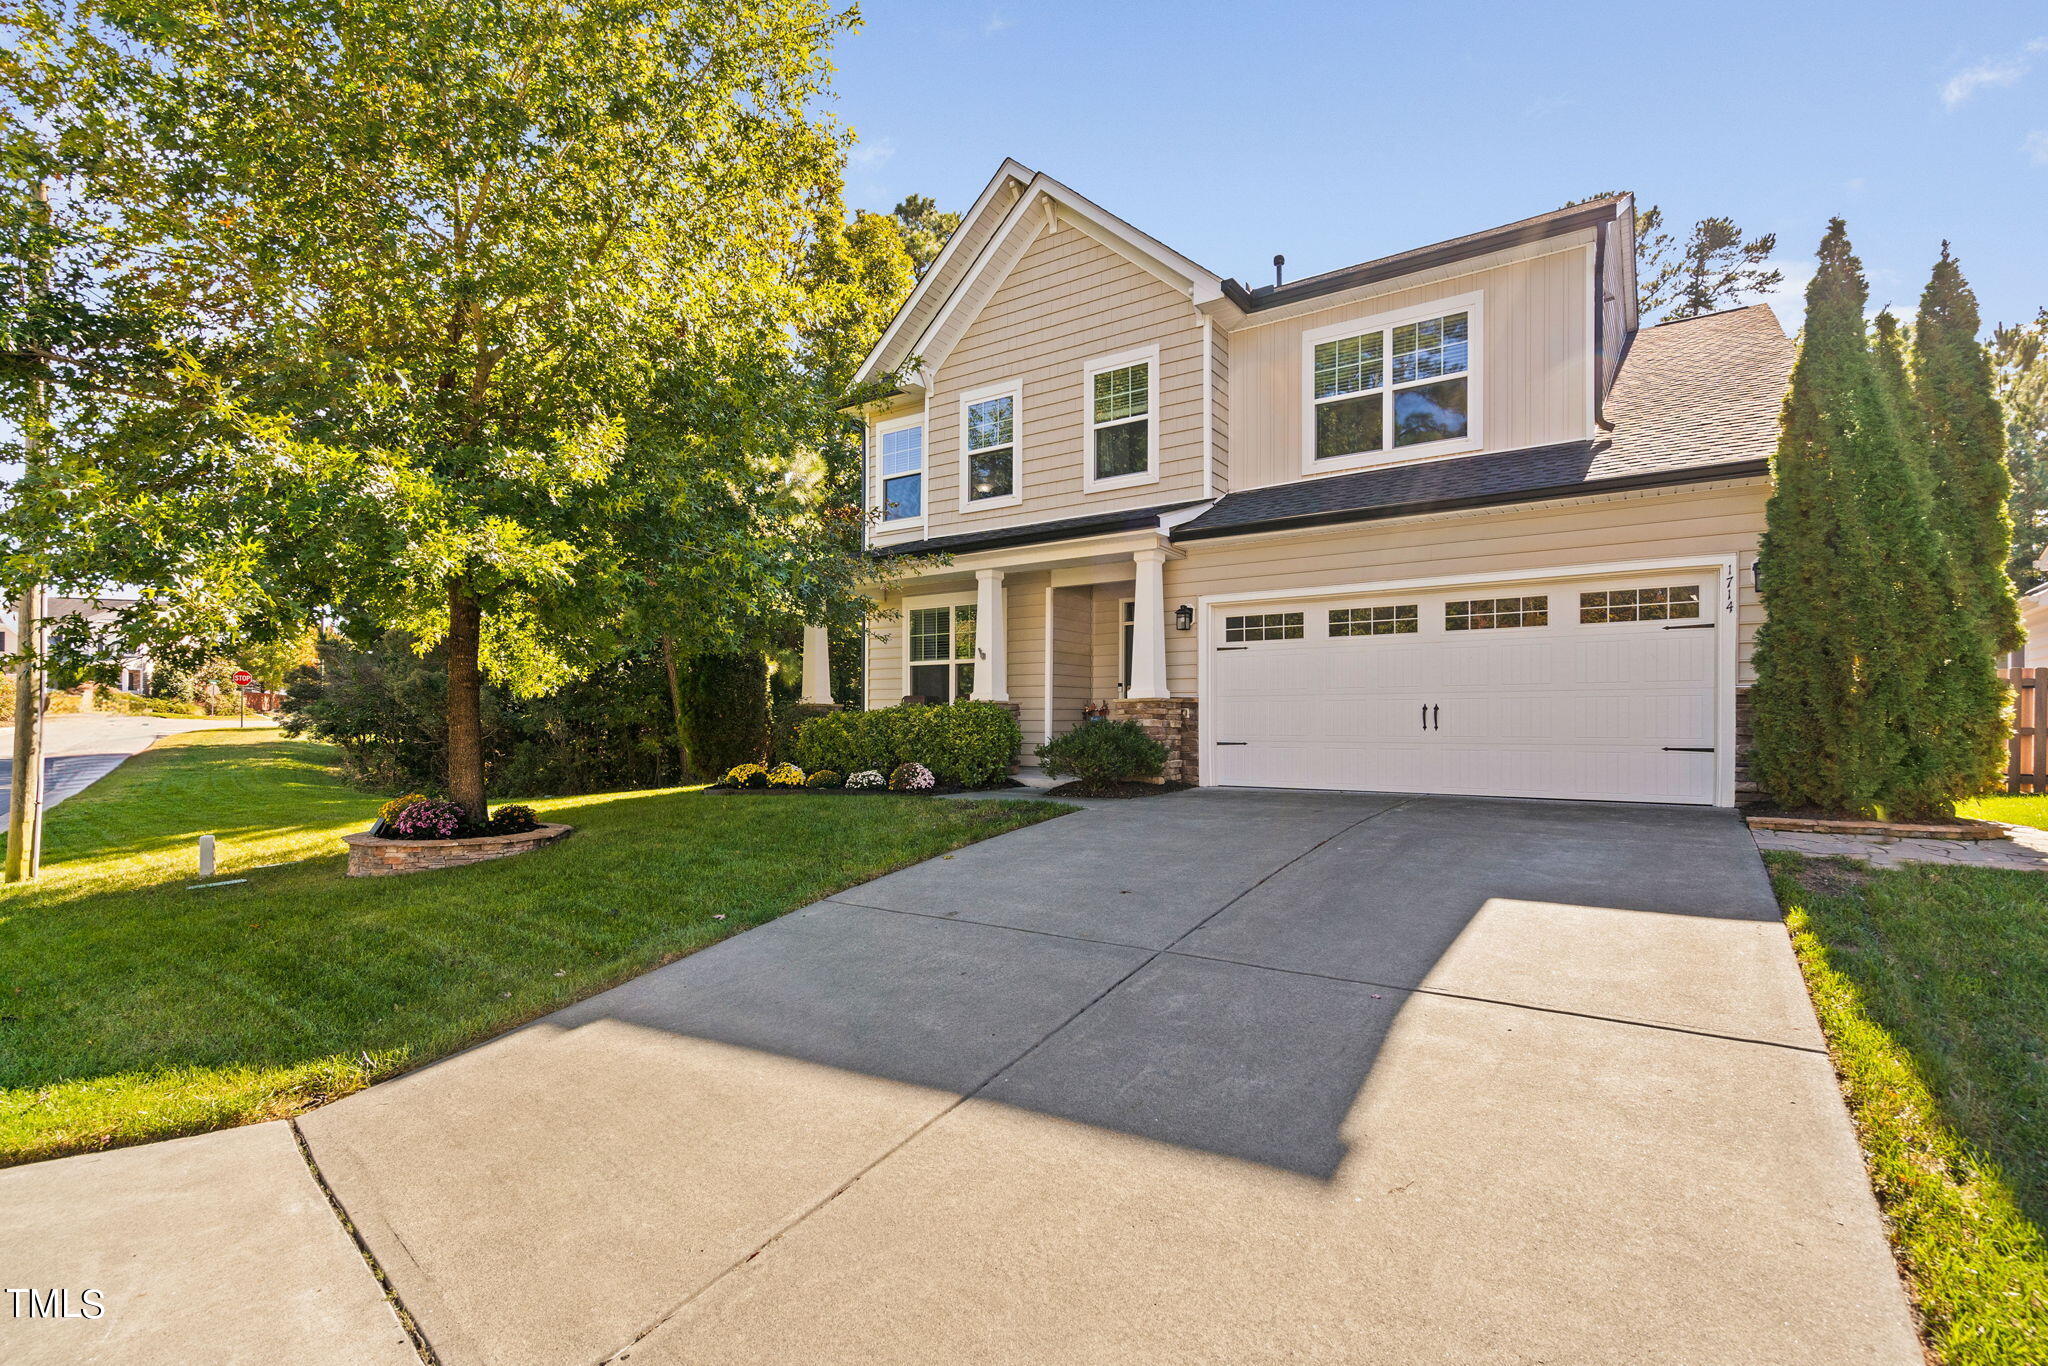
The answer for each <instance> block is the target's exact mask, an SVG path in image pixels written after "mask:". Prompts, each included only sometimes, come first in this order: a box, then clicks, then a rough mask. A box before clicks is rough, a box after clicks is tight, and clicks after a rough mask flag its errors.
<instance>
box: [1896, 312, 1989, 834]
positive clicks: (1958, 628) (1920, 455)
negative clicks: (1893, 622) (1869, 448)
mask: <svg viewBox="0 0 2048 1366" xmlns="http://www.w3.org/2000/svg"><path fill="white" fill-rule="evenodd" d="M1872 354H1873V356H1874V357H1875V359H1876V362H1877V372H1878V378H1879V380H1880V381H1881V383H1882V385H1883V387H1884V392H1885V397H1886V399H1887V400H1888V401H1889V403H1890V405H1891V409H1892V415H1893V418H1894V420H1895V422H1896V423H1897V426H1898V432H1899V455H1900V459H1899V468H1898V477H1897V478H1896V479H1895V480H1894V481H1893V482H1894V483H1895V484H1896V485H1897V486H1898V487H1899V488H1900V489H1901V490H1910V492H1909V493H1905V494H1903V495H1902V498H1903V499H1907V500H1910V503H1911V506H1910V508H1907V507H1905V506H1903V502H1902V503H1901V505H1900V506H1897V507H1895V508H1890V509H1887V508H1884V507H1881V506H1874V505H1873V504H1872V503H1871V502H1869V501H1866V502H1865V503H1864V510H1863V514H1862V516H1863V520H1864V522H1865V525H1866V526H1868V527H1869V528H1870V533H1869V534H1870V535H1871V537H1872V542H1871V543H1872V548H1873V551H1874V553H1875V554H1877V555H1878V556H1880V557H1881V562H1888V563H1889V564H1890V565H1891V566H1892V567H1893V569H1894V572H1897V573H1901V574H1903V576H1904V577H1903V579H1902V580H1901V582H1900V584H1899V602H1898V607H1899V610H1900V613H1901V615H1900V617H1899V618H1898V625H1899V627H1900V630H1901V633H1902V635H1903V636H1904V637H1905V638H1906V639H1907V640H1909V641H1914V642H1915V643H1913V644H1912V645H1911V648H1910V649H1909V651H1908V653H1907V655H1906V657H1905V658H1903V659H1897V660H1893V661H1892V662H1891V666H1892V667H1894V668H1898V669H1899V670H1900V671H1901V677H1902V678H1903V679H1905V680H1907V681H1909V683H1910V686H1911V687H1912V688H1913V689H1914V691H1915V694H1916V695H1915V697H1914V699H1913V702H1912V705H1911V707H1910V710H1909V711H1908V712H1907V713H1906V715H1905V717H1904V720H1905V724H1906V725H1907V726H1908V727H1909V728H1910V737H1909V739H1908V741H1907V756H1906V757H1907V765H1908V770H1909V771H1910V772H1911V773H1912V774H1914V775H1915V776H1916V777H1918V778H1920V779H1921V780H1922V783H1921V785H1919V786H1917V787H1916V788H1915V789H1914V790H1913V791H1910V792H1908V791H1896V792H1895V793H1894V795H1893V796H1892V798H1891V804H1892V806H1893V807H1894V808H1895V809H1893V810H1892V811H1891V812H1890V814H1892V815H1895V816H1900V817H1905V818H1922V817H1942V816H1947V815H1949V814H1951V812H1952V808H1953V803H1954V801H1955V800H1956V799H1958V798H1961V797H1971V796H1975V795H1977V794H1978V793H1980V792H1982V791H1983V790H1984V789H1985V787H1986V786H1987V784H1988V783H1995V782H1996V780H1997V776H1998V772H1999V769H2000V766H2001V765H2002V764H2003V762H2004V751H2005V731H2004V727H2005V719H2004V701H2005V694H2004V685H2003V684H2001V683H2000V682H1999V679H1998V671H1997V667H1996V660H1995V659H1994V658H1993V657H1992V654H1991V651H1990V649H1989V648H1988V647H1987V645H1986V643H1985V640H1984V636H1983V634H1982V633H1981V632H1980V631H1979V630H1978V629H1977V624H1976V622H1975V621H1974V620H1973V619H1972V618H1971V616H1970V614H1969V613H1968V612H1967V611H1966V610H1965V604H1964V593H1963V590H1962V586H1961V584H1960V582H1959V580H1958V577H1957V573H1956V566H1955V562H1954V559H1953V557H1952V556H1950V555H1949V553H1948V549H1947V546H1946V544H1945V543H1944V540H1943V538H1942V536H1941V534H1940V532H1939V530H1938V529H1937V522H1936V517H1935V511H1934V499H1933V487H1934V476H1933V469H1932V465H1931V460H1930V456H1929V447H1930V444H1931V441H1930V435H1929V432H1928V430H1927V422H1926V415H1925V413H1923V412H1922V411H1921V409H1920V405H1919V403H1918V402H1917V400H1916V399H1915V398H1914V396H1913V389H1912V382H1911V380H1910V378H1909V377H1908V375H1907V367H1906V350H1905V344H1904V341H1903V339H1902V338H1901V337H1900V335H1899V325H1898V320H1897V319H1895V318H1893V317H1892V315H1891V313H1890V312H1889V311H1886V312H1883V313H1880V314H1879V315H1878V317H1877V327H1876V336H1875V338H1874V340H1873V345H1872ZM1879 518H1885V519H1888V520H1886V521H1883V522H1880V521H1879V520H1878V519H1879ZM1893 519H1895V520H1893ZM1895 528H1909V529H1910V536H1905V537H1901V536H1898V535H1891V536H1889V538H1888V537H1887V533H1888V532H1891V531H1893V530H1894V529H1895ZM1916 637H1917V641H1915V638H1916ZM1871 663H1872V665H1878V666H1879V667H1882V666H1881V665H1879V662H1878V661H1871ZM1868 671H1869V670H1868V669H1867V670H1866V672H1868ZM1881 686H1882V682H1881V680H1878V679H1876V678H1871V679H1869V680H1868V681H1867V683H1866V687H1870V688H1877V687H1881Z"/></svg>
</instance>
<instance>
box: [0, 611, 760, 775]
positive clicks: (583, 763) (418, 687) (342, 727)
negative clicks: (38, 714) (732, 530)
mask: <svg viewBox="0 0 2048 1366" xmlns="http://www.w3.org/2000/svg"><path fill="white" fill-rule="evenodd" d="M412 644H413V642H412V639H411V637H409V636H407V635H405V634H403V633H402V632H397V631H394V632H391V633H390V634H389V635H386V636H385V637H384V638H383V639H382V640H381V641H380V642H378V643H377V644H375V645H371V646H369V647H366V648H365V647H357V646H354V645H351V644H349V643H348V642H346V641H343V640H339V639H329V640H323V641H321V642H319V645H318V650H319V655H320V667H319V668H318V669H317V670H313V669H302V670H297V671H295V672H294V673H293V675H292V676H291V678H290V679H289V680H288V691H287V694H286V700H285V710H284V714H283V715H282V716H281V717H280V718H279V719H280V720H281V721H282V722H283V724H284V727H285V731H286V733H287V734H290V735H302V734H310V735H312V736H314V737H316V738H318V739H321V740H326V741H328V742H330V743H332V744H335V745H337V746H339V747H340V749H341V752H342V761H343V764H344V766H345V767H346V769H347V772H348V774H349V776H350V777H352V778H354V779H355V780H356V781H358V782H360V783H362V784H363V785H364V786H366V787H369V788H371V789H372V790H381V791H386V792H409V791H414V790H417V789H420V788H433V787H437V786H439V785H440V784H441V782H442V781H443V780H444V777H445V773H446V769H447V725H446V722H445V720H444V717H443V712H444V709H445V703H446V701H447V696H448V684H447V672H446V670H445V669H444V667H443V665H442V661H441V656H440V654H439V652H438V651H436V652H431V653H429V654H427V655H425V656H421V655H418V654H415V653H413V648H412ZM156 682H157V684H158V686H157V688H156V692H157V694H161V693H163V692H164V691H165V690H166V688H167V687H170V686H171V684H170V683H167V682H166V680H165V678H164V675H163V673H162V671H161V670H160V671H159V673H158V676H157V680H156ZM172 682H175V680H172ZM189 684H190V676H189V675H187V676H186V685H187V687H188V689H189ZM4 691H5V690H4V689H0V693H4ZM157 705H163V699H162V698H161V697H160V696H159V698H158V699H157ZM177 705H178V706H180V707H182V708H183V709H184V710H188V711H189V710H191V709H192V707H191V704H189V703H180V704H177ZM483 723H484V769H485V778H486V781H487V783H488V785H489V790H490V792H491V793H492V794H493V795H502V796H508V797H511V796H519V795H522V794H530V793H540V792H552V793H559V794H563V795H567V794H569V793H572V792H608V791H618V790H620V789H625V788H642V787H667V786H671V785H672V784H674V783H676V782H678V781H680V780H681V779H682V777H683V772H682V765H681V762H680V760H679V758H678V756H677V752H676V728H675V720H674V717H673V714H672V713H671V711H670V708H669V697H668V680H667V677H666V675H665V674H664V672H663V670H662V667H661V661H660V658H659V656H658V655H636V656H632V657H629V658H626V659H620V660H615V661H613V662H611V663H608V664H601V665H598V666H596V667H594V668H592V669H591V670H590V671H589V672H588V673H586V674H585V675H583V676H582V677H580V678H578V679H577V680H576V681H574V682H572V683H569V684H567V685H565V686H564V687H562V688H561V689H559V690H557V691H555V692H552V693H550V694H548V695H547V696H545V697H517V696H514V695H513V694H512V693H511V692H510V691H508V690H506V689H504V688H500V687H497V686H495V685H492V684H486V685H485V687H484V695H483ZM735 762H737V761H735ZM714 771H715V770H714Z"/></svg>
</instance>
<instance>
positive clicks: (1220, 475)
mask: <svg viewBox="0 0 2048 1366" xmlns="http://www.w3.org/2000/svg"><path fill="white" fill-rule="evenodd" d="M1209 394H1210V398H1209V427H1210V434H1209V440H1210V446H1209V449H1210V459H1211V461H1212V462H1213V464H1214V465H1215V469H1216V473H1215V493H1216V496H1217V497H1219V498H1221V497H1222V496H1223V495H1224V494H1226V493H1228V492H1230V334H1229V333H1228V332H1225V331H1224V330H1223V329H1222V328H1220V327H1218V328H1216V329H1214V332H1213V340H1212V341H1211V343H1210V348H1209Z"/></svg>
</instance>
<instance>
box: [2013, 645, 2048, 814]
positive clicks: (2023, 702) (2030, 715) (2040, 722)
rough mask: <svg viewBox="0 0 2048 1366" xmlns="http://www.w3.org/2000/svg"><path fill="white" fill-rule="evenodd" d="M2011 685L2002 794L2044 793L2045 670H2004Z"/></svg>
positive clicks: (2047, 750)
mask: <svg viewBox="0 0 2048 1366" xmlns="http://www.w3.org/2000/svg"><path fill="white" fill-rule="evenodd" d="M2005 680H2006V682H2008V683H2010V684H2012V700H2013V717H2012V744H2011V748H2010V750H2009V751H2008V753H2007V756H2006V766H2005V790H2006V791H2008V792H2048V669H2007V670H2006V671H2005Z"/></svg>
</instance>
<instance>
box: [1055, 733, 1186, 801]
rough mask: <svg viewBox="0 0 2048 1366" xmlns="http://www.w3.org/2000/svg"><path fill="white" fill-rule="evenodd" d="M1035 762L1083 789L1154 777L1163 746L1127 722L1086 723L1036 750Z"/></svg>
mask: <svg viewBox="0 0 2048 1366" xmlns="http://www.w3.org/2000/svg"><path fill="white" fill-rule="evenodd" d="M1038 762H1039V765H1040V766H1041V767H1042V768H1044V769H1045V771H1046V772H1047V773H1049V774H1051V775H1052V776H1054V777H1059V776H1061V775H1063V774H1072V775H1073V776H1074V777H1076V778H1079V779H1080V780H1081V784H1082V786H1084V787H1108V786H1109V785H1110V784H1112V783H1124V782H1129V781H1131V780H1132V779H1133V778H1152V777H1157V776H1158V774H1159V771H1160V769H1162V768H1163V767H1165V765H1166V746H1165V745H1162V744H1160V743H1159V742H1158V741H1157V740H1154V739H1153V738H1152V737H1151V736H1149V735H1147V734H1145V732H1144V731H1142V730H1140V729H1139V728H1138V726H1137V724H1136V723H1135V722H1131V721H1090V722H1088V723H1087V724H1085V725H1080V726H1076V727H1074V728H1073V729H1072V730H1070V731H1068V732H1067V733H1066V734H1065V735H1060V736H1055V737H1054V738H1053V739H1051V740H1048V741H1046V742H1045V743H1044V744H1042V745H1040V746H1039V747H1038Z"/></svg>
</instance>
